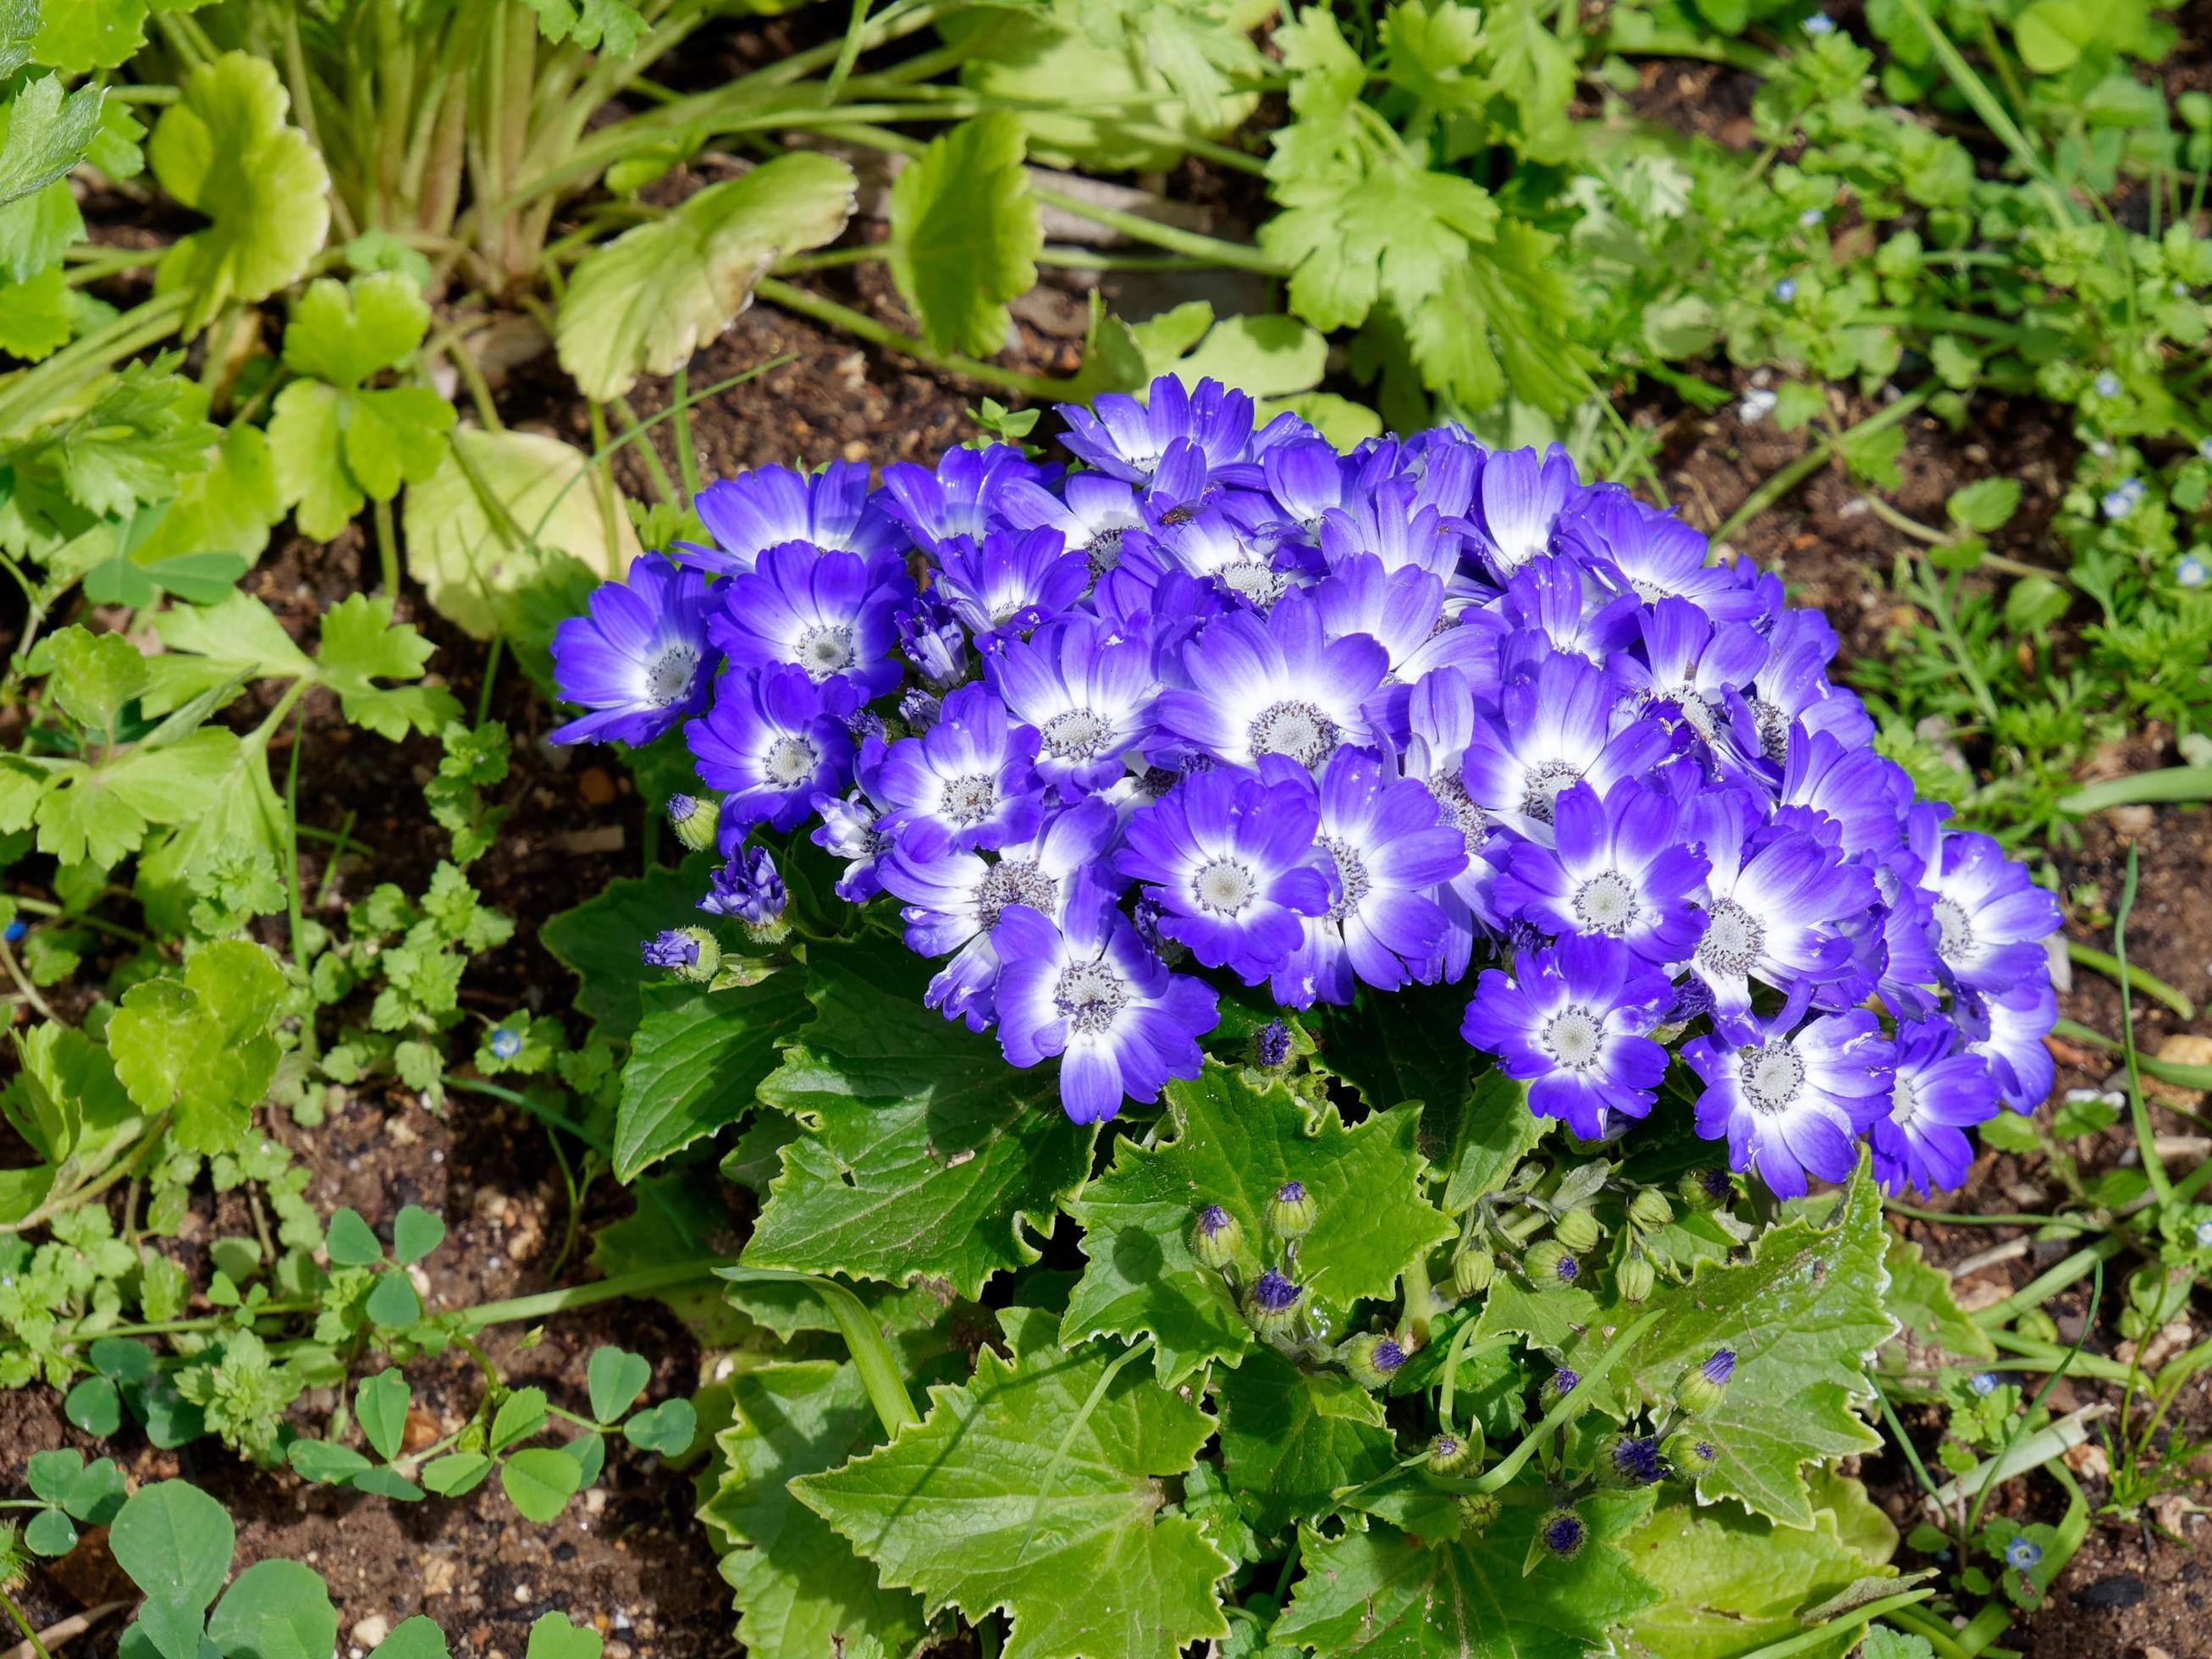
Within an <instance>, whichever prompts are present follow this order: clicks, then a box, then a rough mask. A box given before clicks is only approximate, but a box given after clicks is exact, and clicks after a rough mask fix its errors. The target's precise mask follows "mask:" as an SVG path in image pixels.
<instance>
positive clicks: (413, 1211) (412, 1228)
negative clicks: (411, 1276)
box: [392, 1204, 446, 1267]
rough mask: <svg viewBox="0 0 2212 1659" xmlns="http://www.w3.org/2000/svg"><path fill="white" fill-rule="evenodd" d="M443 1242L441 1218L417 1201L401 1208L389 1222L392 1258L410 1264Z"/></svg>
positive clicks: (444, 1238) (443, 1231)
mask: <svg viewBox="0 0 2212 1659" xmlns="http://www.w3.org/2000/svg"><path fill="white" fill-rule="evenodd" d="M445 1242H446V1224H445V1222H444V1220H443V1219H442V1218H440V1217H439V1216H436V1215H435V1214H433V1213H432V1212H430V1211H428V1210H426V1209H424V1208H423V1207H422V1206H421V1205H419V1204H410V1205H408V1206H405V1207H404V1208H403V1209H402V1210H401V1211H400V1212H399V1213H398V1216H396V1217H395V1218H393V1219H392V1260H393V1261H397V1262H398V1264H399V1265H400V1266H401V1267H412V1266H413V1265H414V1264H415V1263H416V1262H417V1261H421V1260H422V1258H423V1257H424V1256H426V1255H429V1254H430V1252H431V1251H433V1250H435V1249H437V1248H438V1246H440V1245H441V1244H442V1243H445Z"/></svg>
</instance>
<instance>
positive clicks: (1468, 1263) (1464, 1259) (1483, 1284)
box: [1452, 1244, 1498, 1296]
mask: <svg viewBox="0 0 2212 1659" xmlns="http://www.w3.org/2000/svg"><path fill="white" fill-rule="evenodd" d="M1497 1272H1498V1258H1497V1257H1496V1256H1494V1255H1491V1253H1490V1252H1489V1251H1488V1250H1486V1249H1483V1248H1482V1246H1481V1245H1480V1244H1475V1245H1471V1246H1470V1247H1468V1249H1464V1250H1462V1251H1461V1252H1460V1253H1459V1254H1458V1255H1455V1256H1454V1257H1453V1258H1452V1289H1453V1290H1455V1291H1458V1292H1459V1294H1460V1295H1462V1296H1477V1295H1480V1293H1481V1292H1482V1291H1486V1290H1488V1289H1489V1288H1490V1281H1491V1279H1492V1278H1493V1277H1494V1276H1495V1275H1496V1274H1497Z"/></svg>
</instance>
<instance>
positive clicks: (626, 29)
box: [526, 0, 646, 1659]
mask: <svg viewBox="0 0 2212 1659" xmlns="http://www.w3.org/2000/svg"><path fill="white" fill-rule="evenodd" d="M526 3H527V4H528V5H529V7H530V9H531V10H532V11H534V12H536V13H537V14H538V33H540V34H542V35H544V37H545V38H546V39H547V40H551V41H554V42H555V43H556V44H557V43H559V42H562V41H574V43H575V44H576V45H577V46H581V47H583V48H585V49H586V51H590V50H592V49H594V48H596V49H599V50H600V51H603V52H605V54H606V55H607V56H608V57H610V58H621V57H625V56H627V55H628V54H629V53H630V52H635V51H636V50H637V43H638V42H639V41H640V40H643V39H644V38H645V28H646V24H645V19H644V17H643V16H642V15H640V13H639V12H638V9H637V8H636V7H635V6H632V5H629V4H627V3H625V0H526ZM593 1651H594V1652H595V1653H596V1652H597V1650H596V1649H594V1650H593ZM529 1659H538V1656H537V1655H536V1654H534V1653H533V1654H532V1655H531V1656H529Z"/></svg>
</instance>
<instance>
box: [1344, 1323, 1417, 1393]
mask: <svg viewBox="0 0 2212 1659" xmlns="http://www.w3.org/2000/svg"><path fill="white" fill-rule="evenodd" d="M1336 1357H1337V1358H1339V1359H1340V1360H1342V1361H1343V1362H1344V1369H1345V1370H1346V1371H1347V1372H1349V1373H1350V1374H1351V1377H1352V1381H1353V1382H1355V1383H1358V1384H1359V1386H1360V1387H1361V1388H1363V1389H1384V1388H1387V1387H1389V1383H1390V1379H1391V1378H1392V1377H1394V1376H1396V1375H1397V1374H1398V1368H1399V1367H1400V1366H1401V1365H1403V1364H1405V1363H1406V1350H1405V1349H1404V1348H1403V1347H1402V1346H1400V1344H1399V1342H1398V1339H1397V1338H1395V1336H1376V1335H1375V1334H1372V1333H1371V1332H1370V1333H1368V1334H1363V1335H1359V1336H1355V1337H1353V1338H1352V1340H1350V1341H1349V1342H1347V1343H1346V1344H1345V1345H1344V1346H1342V1347H1340V1348H1339V1349H1338V1350H1337V1351H1336Z"/></svg>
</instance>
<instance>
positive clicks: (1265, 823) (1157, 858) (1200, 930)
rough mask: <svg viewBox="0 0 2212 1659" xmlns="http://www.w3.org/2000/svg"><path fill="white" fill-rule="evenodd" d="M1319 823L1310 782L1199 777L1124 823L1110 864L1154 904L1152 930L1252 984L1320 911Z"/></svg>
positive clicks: (1326, 896) (1324, 885) (1326, 897)
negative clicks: (1139, 885) (1156, 927)
mask: <svg viewBox="0 0 2212 1659" xmlns="http://www.w3.org/2000/svg"><path fill="white" fill-rule="evenodd" d="M1320 823H1321V804H1320V801H1319V799H1318V798H1317V797H1316V793H1315V792H1314V787H1313V784H1312V781H1310V779H1307V778H1305V777H1303V776H1297V775H1292V776H1287V777H1284V778H1281V779H1279V780H1278V781H1275V782H1273V783H1262V782H1261V781H1260V780H1259V779H1258V778H1255V777H1254V776H1252V775H1250V774H1249V773H1245V772H1239V771H1233V770H1227V769H1224V770H1218V771H1212V772H1200V773H1196V774H1194V775H1191V776H1189V777H1187V778H1185V779H1183V781H1182V782H1181V783H1179V784H1177V785H1176V787H1174V788H1173V789H1171V790H1170V791H1169V792H1168V793H1167V794H1166V795H1164V797H1162V798H1161V799H1159V800H1158V801H1156V802H1154V803H1153V804H1152V805H1149V806H1146V807H1143V808H1140V809H1139V811H1137V812H1136V813H1134V814H1133V816H1132V817H1130V819H1129V821H1128V823H1127V827H1126V828H1125V829H1124V830H1123V836H1124V838H1125V841H1126V842H1127V844H1126V845H1125V846H1123V847H1122V848H1121V851H1120V852H1119V853H1117V854H1115V857H1114V864H1115V868H1116V869H1117V870H1119V871H1120V872H1121V874H1123V875H1125V876H1127V877H1128V878H1130V879H1131V880H1133V881H1136V882H1140V883H1142V884H1144V893H1145V896H1146V897H1147V898H1149V899H1151V900H1152V901H1154V902H1156V903H1158V905H1159V907H1160V909H1161V912H1162V915H1161V916H1160V920H1159V929H1160V932H1161V933H1162V934H1164V936H1165V937H1167V938H1169V939H1174V940H1176V942H1178V943H1179V944H1182V945H1187V946H1188V947H1189V950H1190V952H1191V954H1192V955H1193V956H1194V957H1197V958H1198V960H1199V961H1200V962H1201V963H1205V964H1206V966H1207V967H1209V968H1226V969H1229V970H1230V971H1231V972H1232V973H1234V974H1236V975H1237V976H1238V977H1240V978H1241V979H1243V981H1244V982H1245V983H1246V984H1247V985H1257V984H1259V983H1260V982H1261V981H1262V980H1265V979H1266V978H1267V976H1268V975H1270V974H1273V973H1274V972H1275V971H1277V970H1278V969H1280V968H1281V967H1282V966H1283V964H1284V963H1285V961H1287V960H1288V959H1289V957H1290V955H1291V951H1295V950H1296V949H1297V946H1298V944H1299V941H1300V940H1301V939H1302V938H1303V937H1304V925H1303V918H1304V917H1308V916H1318V915H1325V914H1327V912H1328V908H1329V902H1330V897H1331V890H1330V881H1329V878H1328V875H1326V874H1324V873H1323V872H1322V870H1321V869H1320V868H1319V867H1317V866H1316V864H1315V862H1314V836H1315V832H1316V830H1317V829H1318V828H1319V827H1320Z"/></svg>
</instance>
